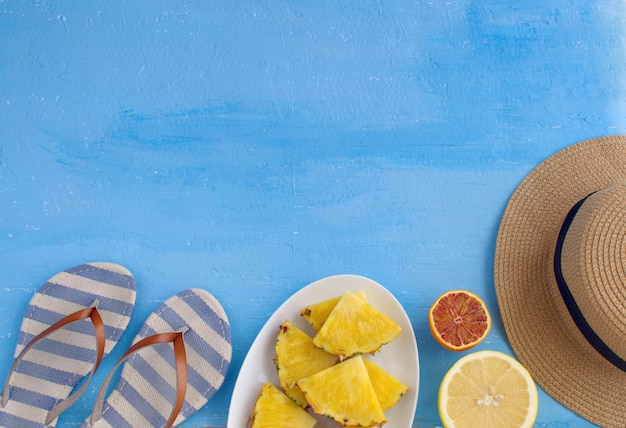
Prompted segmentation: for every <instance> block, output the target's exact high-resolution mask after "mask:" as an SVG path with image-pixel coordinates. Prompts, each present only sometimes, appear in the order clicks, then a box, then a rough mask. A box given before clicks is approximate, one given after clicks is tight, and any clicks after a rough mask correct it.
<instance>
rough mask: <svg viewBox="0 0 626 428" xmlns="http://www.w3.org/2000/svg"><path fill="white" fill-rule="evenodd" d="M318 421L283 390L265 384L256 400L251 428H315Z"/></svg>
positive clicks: (250, 423) (250, 421)
mask: <svg viewBox="0 0 626 428" xmlns="http://www.w3.org/2000/svg"><path fill="white" fill-rule="evenodd" d="M316 423H317V421H316V420H315V418H314V417H313V416H311V415H310V414H308V413H307V412H306V411H305V410H303V409H302V408H301V407H299V406H298V405H296V404H295V403H294V402H293V401H291V400H290V399H289V397H287V396H286V395H285V394H283V393H282V391H281V390H279V389H278V388H276V387H275V386H274V385H272V383H271V382H267V383H265V385H263V388H261V393H260V394H259V397H258V398H257V400H256V404H255V405H254V410H253V411H252V415H250V419H249V425H250V427H251V428H313V426H315V424H316Z"/></svg>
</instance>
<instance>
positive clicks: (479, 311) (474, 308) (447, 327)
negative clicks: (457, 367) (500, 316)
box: [428, 290, 491, 351]
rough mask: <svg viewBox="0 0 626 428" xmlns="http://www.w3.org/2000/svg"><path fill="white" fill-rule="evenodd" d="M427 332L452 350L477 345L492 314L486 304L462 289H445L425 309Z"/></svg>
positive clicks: (489, 325) (484, 334)
mask: <svg viewBox="0 0 626 428" xmlns="http://www.w3.org/2000/svg"><path fill="white" fill-rule="evenodd" d="M428 323H429V325H430V332H431V333H432V335H433V337H434V338H435V340H436V341H437V342H439V343H440V344H441V345H442V346H443V347H445V348H446V349H449V350H451V351H464V350H467V349H470V348H472V347H474V346H476V345H478V344H479V343H480V342H481V341H482V340H483V339H484V338H485V337H486V336H487V334H488V333H489V330H490V329H491V316H490V315H489V312H488V311H487V306H486V305H485V303H484V302H483V301H482V300H481V299H480V298H479V297H478V296H477V295H475V294H474V293H471V292H469V291H465V290H453V291H448V292H446V293H444V294H442V295H441V296H439V298H438V299H437V300H436V301H435V303H434V304H433V305H432V306H431V308H430V310H429V311H428Z"/></svg>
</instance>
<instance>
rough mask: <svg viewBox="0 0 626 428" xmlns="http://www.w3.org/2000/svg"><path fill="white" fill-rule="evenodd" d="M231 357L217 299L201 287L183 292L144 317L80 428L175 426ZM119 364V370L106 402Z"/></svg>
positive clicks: (206, 395)
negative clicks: (134, 336) (129, 346)
mask: <svg viewBox="0 0 626 428" xmlns="http://www.w3.org/2000/svg"><path fill="white" fill-rule="evenodd" d="M231 356H232V344H231V330H230V325H229V323H228V318H227V316H226V313H225V312H224V309H223V308H222V306H221V305H220V303H219V302H218V301H217V300H216V299H215V298H214V297H213V296H212V295H211V294H210V293H208V292H207V291H205V290H202V289H187V290H185V291H182V292H180V293H178V294H176V295H174V296H173V297H171V298H169V299H168V300H166V301H165V302H164V303H163V304H162V305H161V306H160V307H159V308H157V309H156V310H155V311H154V312H153V313H152V314H151V315H150V316H149V317H148V319H147V320H146V322H145V323H144V325H143V326H142V327H141V329H140V331H139V333H138V334H137V336H136V338H135V340H134V341H133V345H132V346H131V348H130V349H129V350H128V351H127V352H126V354H124V355H123V356H122V358H121V359H120V361H119V362H118V364H117V366H116V367H115V368H114V369H113V371H112V372H111V374H110V375H109V378H107V380H105V383H104V384H103V385H102V388H101V390H100V394H99V395H98V398H97V399H96V404H95V406H94V411H93V414H92V415H91V417H90V418H89V419H88V420H87V421H86V422H85V423H84V424H83V428H84V427H96V428H100V427H109V426H114V427H138V426H150V427H170V426H175V425H178V424H180V423H181V422H183V421H184V420H185V419H187V418H188V417H189V416H191V415H192V414H193V413H195V412H197V411H198V410H199V409H200V408H201V407H203V406H204V405H205V404H206V403H207V402H208V401H209V399H210V398H211V397H212V396H213V395H214V394H215V392H216V391H217V390H218V389H219V388H220V387H221V385H222V383H223V382H224V378H225V376H226V373H227V371H228V367H229V365H230V360H231ZM118 366H122V367H123V368H122V373H121V375H120V378H119V381H118V383H117V385H116V387H115V388H114V390H113V391H112V392H111V394H110V396H109V397H108V398H107V399H106V401H105V400H104V394H105V393H106V390H107V384H108V382H109V381H110V379H111V377H112V375H113V373H114V370H115V369H116V368H117V367H118Z"/></svg>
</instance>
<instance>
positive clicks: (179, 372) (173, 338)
mask: <svg viewBox="0 0 626 428" xmlns="http://www.w3.org/2000/svg"><path fill="white" fill-rule="evenodd" d="M187 330H188V328H184V329H182V330H179V331H175V332H169V333H158V334H154V335H152V336H148V337H145V338H143V339H141V340H140V341H139V342H137V343H135V344H134V345H133V346H131V347H130V348H128V350H127V351H126V352H125V353H124V355H122V356H121V357H120V359H119V361H118V362H117V364H116V365H115V367H113V369H112V370H111V372H110V373H109V375H108V376H107V378H106V380H105V381H104V383H103V384H102V387H101V388H100V392H99V393H98V397H97V398H96V403H95V405H94V408H93V412H92V413H91V418H90V419H89V424H90V425H93V424H94V423H95V422H97V421H98V420H99V419H101V418H102V410H103V406H104V395H105V394H106V391H107V388H108V385H109V383H110V382H111V379H112V377H113V374H114V373H115V371H116V370H117V369H118V368H119V367H120V366H121V365H122V363H123V362H124V361H125V360H126V359H127V358H128V357H130V356H131V355H132V354H133V353H135V352H136V351H139V350H140V349H142V348H145V347H147V346H153V345H157V344H162V343H172V345H173V346H174V359H175V362H176V400H175V402H174V406H173V407H172V412H171V413H170V417H169V419H168V421H167V423H166V424H165V428H169V427H171V426H172V425H173V424H174V421H175V420H176V417H177V416H178V414H179V413H180V410H181V409H182V407H183V404H184V403H185V393H186V391H187V353H186V351H185V342H184V340H183V334H184V333H185V332H186V331H187Z"/></svg>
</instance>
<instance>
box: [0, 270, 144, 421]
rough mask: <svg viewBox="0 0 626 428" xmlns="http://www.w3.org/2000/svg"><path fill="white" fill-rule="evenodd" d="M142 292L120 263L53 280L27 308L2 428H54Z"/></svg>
mask: <svg viewBox="0 0 626 428" xmlns="http://www.w3.org/2000/svg"><path fill="white" fill-rule="evenodd" d="M135 296H136V291H135V280H134V278H133V276H132V274H131V273H130V272H129V271H128V270H127V269H126V268H124V267H122V266H120V265H117V264H113V263H88V264H83V265H80V266H76V267H74V268H71V269H68V270H66V271H63V272H61V273H59V274H57V275H55V276H53V277H52V278H50V279H49V280H48V281H47V282H46V283H45V284H44V285H43V286H42V287H41V288H40V289H39V291H37V292H36V293H35V295H34V296H33V297H32V298H31V300H30V303H29V305H28V307H27V309H26V312H25V315H24V319H23V321H22V326H21V329H20V334H19V338H18V343H17V346H16V350H15V359H14V363H13V365H12V367H11V368H10V369H9V373H8V375H7V379H6V381H5V384H4V388H3V390H2V397H1V398H0V427H21V428H31V427H32V428H40V427H44V426H45V427H53V426H55V425H56V419H57V417H58V416H59V414H60V413H61V412H63V411H64V410H65V409H67V408H68V407H69V406H71V404H73V403H74V401H76V399H77V398H78V396H79V395H80V394H81V393H82V392H83V391H84V390H85V388H86V387H87V384H88V382H89V380H90V378H91V375H92V374H93V372H94V371H95V369H97V367H98V364H99V363H100V361H101V359H102V358H103V357H105V356H106V355H107V354H108V353H109V352H111V350H112V349H113V347H114V346H115V345H116V344H117V342H118V341H119V339H120V337H121V336H122V334H123V333H124V331H125V330H126V327H127V326H128V323H129V321H130V316H131V314H132V312H133V309H134V306H135ZM88 375H89V377H87V376H88ZM85 378H86V380H85V382H84V383H83V385H82V386H81V387H80V388H78V389H76V390H74V388H75V387H76V386H77V385H78V383H79V382H81V381H83V380H84V379H85ZM73 390H74V391H73Z"/></svg>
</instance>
